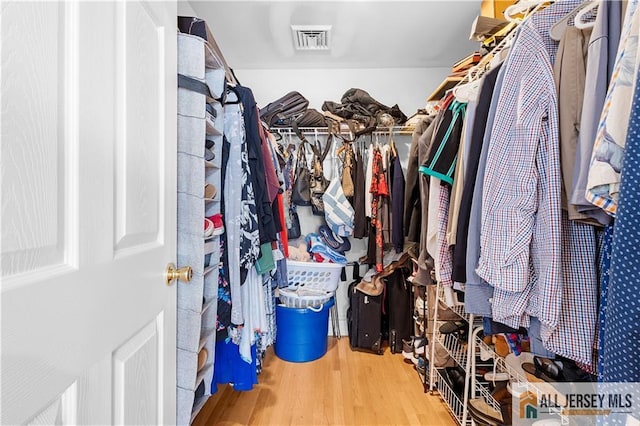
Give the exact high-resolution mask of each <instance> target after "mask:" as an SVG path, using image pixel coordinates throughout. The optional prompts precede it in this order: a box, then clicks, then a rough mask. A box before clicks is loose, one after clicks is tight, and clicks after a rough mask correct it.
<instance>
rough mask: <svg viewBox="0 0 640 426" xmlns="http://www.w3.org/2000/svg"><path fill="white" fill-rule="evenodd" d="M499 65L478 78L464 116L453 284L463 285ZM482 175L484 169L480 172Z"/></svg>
mask: <svg viewBox="0 0 640 426" xmlns="http://www.w3.org/2000/svg"><path fill="white" fill-rule="evenodd" d="M501 66H502V64H498V65H497V66H496V67H494V68H492V69H491V70H489V71H488V72H487V73H486V74H485V75H484V76H483V77H482V84H481V86H480V90H479V93H478V100H477V104H476V103H475V102H470V105H469V107H468V113H467V116H471V119H472V122H471V123H470V126H469V127H470V129H468V133H469V134H470V137H469V143H468V144H467V146H466V147H465V148H466V149H465V166H463V167H465V168H466V170H465V172H464V182H463V189H462V196H461V199H460V211H459V212H458V232H457V233H456V244H455V246H456V250H455V251H454V252H453V256H454V257H453V272H452V278H453V280H454V281H456V282H460V283H466V282H467V268H466V260H467V238H468V235H469V219H470V216H471V201H472V197H473V192H474V189H475V185H476V176H477V174H478V167H479V163H480V153H481V150H482V146H483V141H484V135H485V128H486V127H487V121H488V116H489V108H490V106H491V102H492V96H493V89H494V87H495V84H496V79H497V77H498V71H499V69H500V67H501ZM482 174H483V175H484V170H483V173H482Z"/></svg>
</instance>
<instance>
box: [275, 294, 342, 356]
mask: <svg viewBox="0 0 640 426" xmlns="http://www.w3.org/2000/svg"><path fill="white" fill-rule="evenodd" d="M334 303H335V302H334V299H333V298H331V300H329V301H328V302H327V303H325V304H324V305H323V306H318V307H317V308H304V309H298V308H288V307H286V306H282V305H276V325H277V335H276V344H275V352H276V355H277V356H278V357H279V358H282V359H284V360H285V361H291V362H307V361H313V360H316V359H318V358H321V357H322V356H323V355H324V354H325V353H326V352H327V334H328V331H329V309H330V308H331V306H333V304H334ZM316 311H317V312H316Z"/></svg>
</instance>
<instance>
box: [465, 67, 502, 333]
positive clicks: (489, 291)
mask: <svg viewBox="0 0 640 426" xmlns="http://www.w3.org/2000/svg"><path fill="white" fill-rule="evenodd" d="M507 60H508V59H507ZM505 71H506V67H505V66H504V65H502V66H501V67H499V68H495V72H496V82H495V85H494V95H493V97H492V98H491V104H490V106H489V112H488V114H487V123H486V128H485V131H484V137H483V142H482V146H481V147H479V149H480V154H479V155H480V157H479V159H478V170H477V174H476V179H475V184H474V186H473V187H470V191H471V194H470V198H471V208H470V213H469V231H468V237H467V258H466V268H465V269H466V276H467V280H466V282H465V298H464V308H465V311H466V312H468V313H472V314H474V315H481V316H486V317H491V316H492V315H493V314H492V312H491V311H492V309H491V301H492V299H493V287H492V286H490V285H489V284H488V283H487V282H486V281H485V280H483V279H482V278H480V276H479V275H478V274H477V273H476V267H477V266H478V260H479V259H480V235H481V229H482V227H481V216H482V194H483V193H484V177H485V171H486V166H487V155H488V153H489V144H490V143H491V135H492V129H493V123H494V120H495V117H496V111H497V108H498V99H499V96H498V94H499V93H500V91H501V90H502V83H503V81H504V74H505ZM490 74H491V71H489V72H488V73H487V75H486V76H485V78H488V76H489V75H490ZM458 250H461V249H460V248H458ZM512 328H513V327H512Z"/></svg>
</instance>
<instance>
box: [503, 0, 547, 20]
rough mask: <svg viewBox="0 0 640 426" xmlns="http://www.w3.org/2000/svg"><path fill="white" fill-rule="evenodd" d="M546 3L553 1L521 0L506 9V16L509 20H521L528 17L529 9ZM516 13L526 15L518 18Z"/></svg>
mask: <svg viewBox="0 0 640 426" xmlns="http://www.w3.org/2000/svg"><path fill="white" fill-rule="evenodd" d="M545 3H552V1H549V0H521V1H519V2H518V3H516V4H512V5H511V6H509V7H507V8H506V9H505V10H504V17H505V18H506V19H507V21H509V22H514V21H519V20H524V19H526V17H527V16H529V15H530V13H529V9H531V8H533V7H536V8H537V6H541V5H543V4H545ZM515 15H525V16H524V17H522V18H516V17H515Z"/></svg>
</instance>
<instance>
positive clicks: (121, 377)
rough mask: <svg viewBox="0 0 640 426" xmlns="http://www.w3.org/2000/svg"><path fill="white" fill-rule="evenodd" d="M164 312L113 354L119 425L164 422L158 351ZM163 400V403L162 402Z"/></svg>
mask: <svg viewBox="0 0 640 426" xmlns="http://www.w3.org/2000/svg"><path fill="white" fill-rule="evenodd" d="M162 328H163V324H162V315H160V316H159V317H158V318H157V319H156V321H153V322H152V323H150V324H148V325H147V326H146V327H144V328H143V329H142V330H141V331H140V332H139V333H137V334H135V335H134V336H133V337H132V338H131V339H129V341H127V342H126V343H125V344H124V345H122V346H121V347H120V348H118V349H117V350H116V351H115V352H114V354H113V365H114V392H113V394H114V407H113V412H114V416H113V420H114V423H116V424H129V425H137V424H148V423H149V422H150V423H151V424H157V423H162V422H161V421H159V420H158V419H161V418H162V405H161V401H162V400H161V398H159V395H160V392H159V388H160V387H159V383H158V382H159V381H160V380H161V378H160V377H159V375H158V364H159V362H160V360H159V359H158V354H159V353H160V351H159V349H160V339H159V337H158V333H162ZM159 403H160V404H159Z"/></svg>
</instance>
